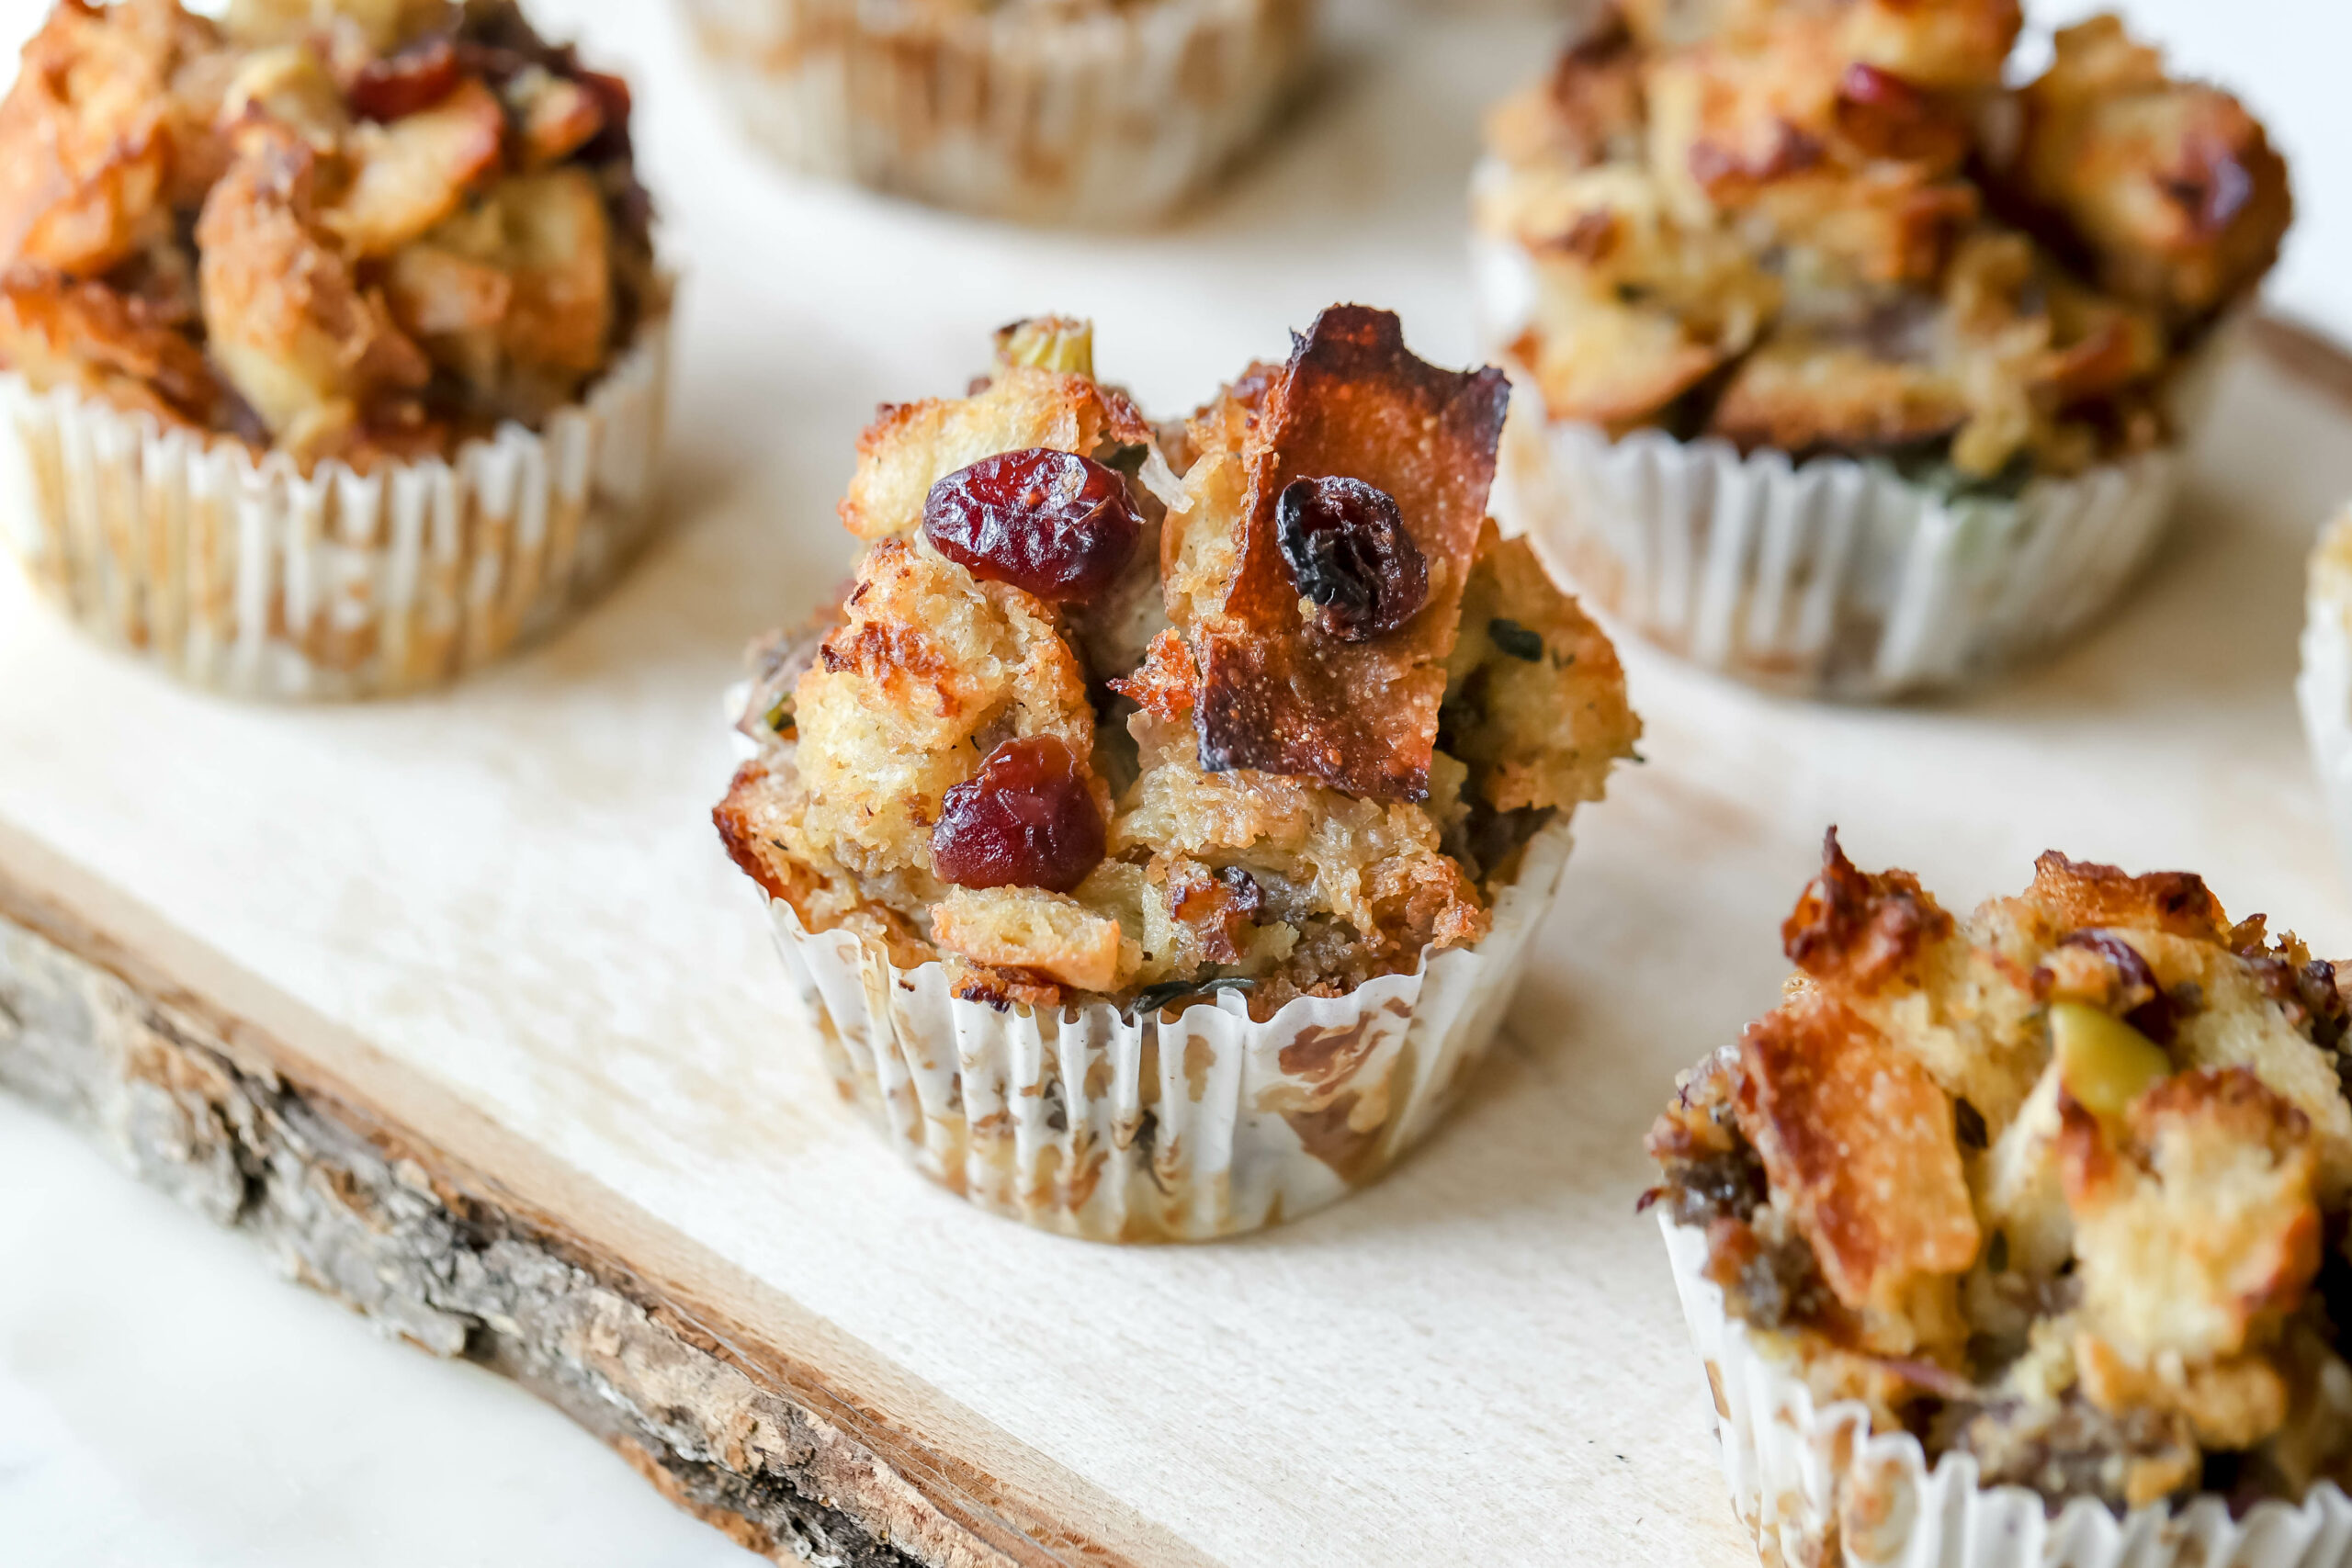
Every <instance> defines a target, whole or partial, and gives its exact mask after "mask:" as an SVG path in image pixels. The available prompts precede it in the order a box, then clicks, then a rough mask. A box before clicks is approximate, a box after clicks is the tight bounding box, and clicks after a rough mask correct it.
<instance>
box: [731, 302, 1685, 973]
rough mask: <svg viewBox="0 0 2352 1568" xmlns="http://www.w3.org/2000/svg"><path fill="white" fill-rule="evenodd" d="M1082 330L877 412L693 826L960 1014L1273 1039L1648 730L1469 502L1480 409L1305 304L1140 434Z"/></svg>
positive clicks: (1482, 924)
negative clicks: (1261, 1029)
mask: <svg viewBox="0 0 2352 1568" xmlns="http://www.w3.org/2000/svg"><path fill="white" fill-rule="evenodd" d="M1091 360H1092V354H1091V336H1090V333H1089V331H1088V329H1087V328H1086V327H1085V326H1084V324H1082V323H1078V322H1072V321H1059V320H1042V321H1026V322H1023V323H1020V324H1018V325H1016V326H1015V327H1012V328H1009V329H1007V330H1006V332H1005V333H1003V334H1002V335H1001V349H1000V355H999V358H998V361H997V365H996V368H995V371H994V374H993V375H992V376H991V377H989V378H986V380H985V382H984V383H983V384H981V385H980V386H978V389H976V390H974V391H973V392H972V393H971V394H970V395H968V396H967V397H964V398H959V399H948V400H926V401H922V402H916V403H907V404H900V405H896V406H889V407H886V408H885V409H884V410H883V411H882V413H881V416H880V417H879V418H878V419H877V420H876V423H874V424H873V426H872V427H871V428H869V429H868V430H867V431H866V432H865V435H864V436H862V437H861V438H860V441H859V457H858V465H857V470H856V473H855V475H854V477H853V479H851V481H850V485H849V490H848V493H847V495H846V496H845V497H844V499H843V500H842V503H841V515H842V522H843V523H844V524H845V525H847V526H848V528H849V530H850V531H851V532H852V533H853V534H854V535H855V536H858V537H859V538H860V539H861V540H864V541H865V546H866V547H865V554H864V557H863V558H862V559H861V560H860V561H859V562H858V565H857V570H856V575H855V578H854V581H852V582H851V583H850V584H849V585H848V586H847V588H846V590H845V591H844V592H843V593H842V597H841V599H840V601H839V603H838V604H837V605H835V606H833V607H832V608H831V609H830V610H829V611H828V612H827V613H826V614H825V615H824V616H823V617H821V620H820V625H819V626H816V627H815V628H812V630H811V631H810V632H809V633H808V634H806V635H802V636H798V637H779V638H777V639H775V641H773V642H772V643H771V644H769V645H767V647H766V648H765V649H764V650H763V659H762V668H761V671H760V678H759V679H758V681H757V682H755V689H754V691H753V694H752V697H751V698H750V700H749V702H748V703H747V705H746V709H745V715H744V725H745V728H746V729H747V732H748V733H750V734H752V736H753V737H754V738H755V739H756V740H757V742H758V745H759V754H758V755H757V756H756V757H755V758H754V759H753V760H752V761H749V762H747V763H746V764H745V765H744V766H743V768H742V769H741V772H740V773H738V775H737V776H736V779H735V781H734V784H733V787H732V788H731V789H730V791H729V794H728V796H727V798H726V800H725V801H724V802H723V803H722V804H721V805H720V806H719V807H718V811H717V813H716V819H717V822H718V828H719V830H720V832H721V834H722V835H723V837H724V838H725V840H726V843H727V847H728V849H729V852H730V853H731V854H732V855H733V857H734V859H735V861H736V863H738V864H739V865H740V866H741V868H742V869H743V871H744V872H745V873H746V874H749V875H750V876H751V877H752V879H753V880H754V881H755V882H757V883H758V884H759V885H760V886H762V887H763V888H764V889H765V890H766V891H767V892H768V894H769V895H771V896H772V897H775V898H776V899H780V900H783V901H784V902H785V903H786V904H787V905H789V906H790V907H791V908H792V909H793V910H794V911H795V913H796V914H797V918H798V919H799V921H800V922H801V924H802V926H803V927H804V929H805V930H807V931H811V932H820V931H831V930H846V931H854V932H855V933H856V934H857V936H858V937H859V939H860V940H861V942H865V943H866V944H870V945H871V946H872V947H873V948H874V949H876V950H877V951H879V952H883V953H887V954H888V956H889V957H890V959H891V961H892V962H894V963H895V964H899V965H900V966H902V967H913V966H916V965H920V964H926V963H929V962H932V961H933V960H934V959H935V960H939V961H942V962H944V964H945V965H946V972H947V975H948V976H949V977H950V980H951V983H952V987H953V990H954V993H955V995H956V996H957V997H959V998H966V999H968V1000H977V1001H983V1002H988V1003H992V1004H995V1005H996V1006H998V1007H1004V1006H1008V1005H1011V1004H1013V1003H1022V1004H1027V1005H1028V1006H1030V1007H1033V1008H1036V1009H1041V1010H1043V1009H1051V1008H1055V1007H1058V1006H1061V1005H1063V1004H1072V1003H1080V1002H1092V1001H1100V1000H1110V1001H1114V1002H1117V1003H1120V1004H1123V1005H1125V1006H1128V1007H1130V1008H1131V1009H1132V1008H1138V1007H1140V1008H1142V1009H1144V1010H1147V1011H1149V1010H1156V1009H1157V1007H1159V1006H1160V1005H1164V1004H1166V1003H1169V1002H1172V1001H1174V1000H1176V999H1178V998H1187V997H1194V998H1196V997H1199V996H1200V995H1202V994H1204V993H1205V992H1209V991H1211V990H1217V989H1224V990H1238V991H1241V992H1245V993H1246V994H1247V998H1248V1007H1249V1011H1250V1015H1251V1016H1252V1017H1254V1018H1257V1019H1260V1020H1264V1019H1266V1018H1269V1017H1271V1016H1272V1015H1273V1014H1274V1013H1275V1012H1276V1011H1277V1010H1280V1009H1281V1008H1282V1007H1283V1005H1284V1004H1285V1003H1286V1002H1288V1001H1290V1000H1292V999H1293V998H1300V997H1332V996H1340V995H1344V994H1346V993H1348V992H1350V991H1351V990H1352V989H1354V988H1355V987H1359V986H1361V985H1363V983H1365V982H1366V981H1368V980H1370V979H1372V978H1374V977H1375V976H1383V975H1389V974H1396V973H1400V972H1405V971H1410V970H1412V969H1414V968H1415V967H1416V966H1417V965H1419V964H1422V962H1423V961H1424V959H1425V957H1426V956H1427V955H1429V954H1430V953H1437V952H1442V951H1444V950H1447V949H1452V948H1456V947H1464V946H1467V945H1470V944H1475V943H1476V942H1478V941H1479V940H1480V939H1481V938H1482V937H1483V936H1485V935H1486V934H1487V930H1488V927H1489V922H1490V912H1491V908H1492V905H1493V899H1494V897H1495V894H1496V891H1497V889H1498V888H1499V887H1501V886H1506V885H1508V884H1509V883H1510V880H1511V878H1512V877H1513V876H1514V875H1515V874H1516V873H1517V869H1518V866H1519V863H1520V857H1521V851H1522V849H1523V848H1524V846H1525V845H1526V844H1527V843H1528V841H1529V840H1530V839H1531V838H1532V836H1533V835H1535V834H1536V833H1537V832H1538V830H1539V829H1542V828H1543V827H1544V825H1545V824H1546V823H1548V822H1553V821H1555V820H1564V819H1565V818H1566V817H1567V816H1568V815H1569V814H1570V813H1572V812H1573V811H1574V810H1575V808H1576V807H1577V806H1578V805H1579V804H1581V803H1583V802H1585V801H1589V800H1595V799H1598V798H1599V797H1600V795H1601V792H1602V788H1603V785H1604V783H1605V781H1606V778H1607V775H1608V772H1609V769H1610V767H1611V765H1612V764H1613V763H1614V762H1616V761H1618V760H1619V759H1621V758H1623V757H1625V756H1627V755H1629V754H1630V753H1631V749H1632V746H1633V743H1634V739H1635V737H1636V735H1637V734H1638V731H1639V726H1638V724H1637V722H1636V721H1635V719H1634V716H1633V714H1632V713H1631V711H1630V710H1629V709H1628V707H1627V706H1626V703H1625V694H1624V682H1623V676H1622V674H1621V672H1620V671H1619V668H1618V663H1617V660H1616V656H1615V654H1614V652H1613V650H1612V649H1611V647H1610V644H1609V641H1608V639H1607V638H1606V637H1604V636H1603V635H1602V634H1601V633H1600V630H1599V629H1598V628H1597V627H1596V626H1593V624H1592V623H1591V622H1590V621H1589V620H1588V619H1587V618H1586V617H1585V616H1584V615H1583V614H1582V613H1581V612H1579V611H1578V610H1577V607H1576V605H1575V604H1574V603H1573V602H1572V601H1570V600H1569V599H1567V598H1566V597H1564V596H1563V595H1562V594H1560V593H1559V592H1557V591H1556V590H1555V589H1554V588H1553V587H1552V586H1551V585H1550V584H1549V582H1548V581H1546V580H1545V579H1544V575H1543V573H1542V572H1541V570H1539V569H1538V568H1537V567H1536V565H1535V563H1534V561H1533V559H1532V557H1531V556H1530V555H1529V553H1528V550H1527V547H1525V546H1524V545H1523V544H1521V543H1520V542H1518V541H1515V540H1505V539H1503V538H1501V537H1500V536H1498V534H1497V532H1496V530H1495V527H1494V525H1493V524H1492V523H1491V522H1490V521H1488V520H1487V516H1486V499H1487V487H1488V484H1489V483H1490V481H1491V478H1492V474H1493V465H1494V452H1495V445H1496V442H1497V439H1498V433H1499V429H1500V425H1501V421H1502V415H1503V404H1504V398H1505V394H1506V389H1505V385H1504V382H1503V378H1502V377H1501V375H1500V373H1499V372H1498V371H1495V370H1491V369H1489V370H1484V371H1480V372H1477V373H1476V374H1468V375H1464V374H1456V373H1453V372H1449V371H1442V370H1439V369H1437V368H1436V367H1432V366H1430V365H1427V364H1425V363H1423V362H1422V361H1420V360H1419V359H1418V358H1416V357H1414V356H1413V355H1411V354H1410V353H1409V352H1408V351H1407V350H1406V349H1405V347H1404V344H1403V341H1402V338H1401V336H1400V333H1399V330H1398V325H1397V319H1396V318H1395V317H1394V316H1391V315H1388V314H1387V313H1385V312H1382V311H1375V310H1365V309H1363V308H1361V307H1354V306H1335V307H1333V308H1332V309H1330V310H1326V311H1325V312H1323V313H1322V314H1321V315H1320V316H1318V317H1317V319H1316V321H1315V323H1314V325H1313V326H1312V327H1311V328H1310V329H1309V330H1308V332H1307V333H1306V334H1305V335H1304V336H1301V337H1299V338H1298V339H1297V340H1296V342H1295V347H1294V349H1293V352H1292V354H1291V355H1290V357H1289V359H1288V361H1287V362H1286V363H1261V364H1259V365H1254V366H1252V367H1250V369H1249V370H1248V371H1247V372H1246V373H1245V374H1244V375H1243V376H1241V377H1240V378H1238V379H1237V380H1236V381H1235V382H1234V383H1233V384H1232V385H1230V386H1228V387H1227V388H1225V389H1223V390H1222V391H1221V392H1220V393H1219V394H1218V396H1217V397H1216V399H1214V400H1211V401H1210V402H1209V403H1207V404H1205V405H1204V406H1203V407H1202V408H1200V409H1198V410H1196V411H1195V412H1193V414H1192V416H1191V417H1190V418H1189V419H1186V420H1184V421H1182V422H1181V423H1171V424H1169V425H1165V426H1156V425H1154V424H1153V423H1149V422H1148V421H1147V420H1146V419H1145V418H1144V417H1143V415H1142V414H1141V413H1140V412H1138V411H1137V410H1136V407H1135V405H1134V404H1133V402H1132V401H1130V400H1129V399H1128V398H1127V396H1126V395H1125V393H1124V392H1122V391H1121V390H1119V389H1117V388H1115V387H1114V386H1111V385H1109V384H1107V383H1104V382H1103V381H1100V380H1098V379H1096V378H1095V377H1094V375H1093V371H1092V363H1091Z"/></svg>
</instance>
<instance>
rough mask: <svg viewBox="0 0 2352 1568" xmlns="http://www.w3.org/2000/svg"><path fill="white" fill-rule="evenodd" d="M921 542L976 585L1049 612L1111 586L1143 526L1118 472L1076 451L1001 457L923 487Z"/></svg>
mask: <svg viewBox="0 0 2352 1568" xmlns="http://www.w3.org/2000/svg"><path fill="white" fill-rule="evenodd" d="M922 532H923V537H925V538H927V539H929V540H930V541H931V542H932V546H933V548H935V549H937V550H938V551H939V553H940V554H941V555H944V556H945V557H946V558H948V559H949V560H952V561H956V562H957V563H958V564H960V565H962V566H964V567H967V568H968V569H969V570H970V571H971V573H972V575H973V576H975V577H984V578H987V579H989V581H995V582H1010V583H1012V585H1013V586H1014V587H1015V588H1020V589H1025V590H1026V591H1028V592H1031V593H1035V595H1036V596H1037V597H1038V598H1040V599H1044V600H1047V601H1049V602H1051V603H1054V604H1073V603H1082V602H1083V601H1085V600H1088V599H1091V598H1092V597H1094V596H1095V595H1096V594H1098V593H1101V592H1103V590H1104V589H1106V588H1108V587H1110V586H1111V584H1112V583H1113V582H1114V581H1117V580H1118V576H1119V573H1120V572H1121V571H1122V570H1125V567H1126V564H1127V558H1128V557H1129V556H1132V555H1133V554H1135V549H1136V538H1137V537H1138V536H1140V535H1141V534H1142V532H1143V522H1142V520H1141V519H1140V518H1138V517H1137V516H1136V509H1135V507H1134V505H1133V504H1132V503H1131V502H1129V501H1128V500H1127V484H1126V481H1125V479H1121V478H1120V477H1119V476H1118V474H1117V473H1115V472H1114V471H1113V470H1112V469H1110V468H1104V467H1103V465H1102V464H1100V463H1097V462H1094V461H1092V460H1091V459H1090V458H1086V457H1080V456H1079V455H1078V454H1077V453H1075V452H1056V451H1054V450H1052V449H1051V448H1049V447H1042V446H1040V447H1033V448H1031V449H1030V450H1028V451H1025V452H1000V453H998V454H997V455H996V456H995V457H983V458H981V459H980V460H979V461H978V462H977V463H974V464H973V465H972V466H971V467H970V468H959V469H957V470H956V472H955V473H952V474H950V475H948V476H947V477H946V478H945V479H942V480H940V481H939V482H938V483H937V484H935V485H933V486H932V487H931V494H930V495H928V496H927V497H925V498H924V500H923V503H922Z"/></svg>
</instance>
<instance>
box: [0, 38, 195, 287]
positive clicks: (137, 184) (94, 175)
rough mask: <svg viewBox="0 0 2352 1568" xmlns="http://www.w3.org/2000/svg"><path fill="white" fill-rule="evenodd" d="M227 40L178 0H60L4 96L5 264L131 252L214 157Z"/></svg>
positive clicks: (66, 261) (112, 261) (87, 268)
mask: <svg viewBox="0 0 2352 1568" xmlns="http://www.w3.org/2000/svg"><path fill="white" fill-rule="evenodd" d="M219 47H220V39H219V36H218V35H217V34H216V33H215V32H214V30H213V28H212V27H211V25H210V24H209V23H208V22H206V21H204V20H203V19H202V18H200V17H191V16H188V15H187V14H186V13H185V12H183V11H181V10H180V8H179V6H177V5H175V4H172V3H170V0H131V3H128V4H122V5H116V6H97V5H93V4H89V3H87V0H62V4H60V5H59V6H58V7H57V8H56V9H55V10H54V11H52V12H51V14H50V17H49V19H48V21H47V22H45V23H44V24H43V25H42V27H41V30H40V32H39V33H37V34H35V35H34V37H33V39H32V40H31V41H30V42H29V43H28V44H26V46H25V51H24V59H23V63H22V66H21V68H20V69H19V71H18V73H17V84H16V85H15V86H14V87H13V88H12V89H11V90H10V91H9V94H8V96H7V98H6V101H0V264H6V263H13V262H18V261H24V262H32V263H36V264H39V265H44V266H49V267H54V268H56V269H58V270H60V271H62V272H66V273H71V274H75V275H78V276H95V275H96V274H98V273H102V272H104V271H106V270H107V269H108V268H109V267H112V266H113V265H116V264H117V263H119V262H121V261H123V260H126V259H127V258H129V257H130V254H132V253H133V252H134V251H136V250H137V249H138V248H139V247H140V245H141V243H143V242H144V241H145V240H146V239H147V238H149V237H151V236H152V235H153V234H154V233H155V232H156V231H158V229H159V228H168V227H169V212H168V210H167V208H166V202H167V200H168V198H169V197H171V196H172V195H173V194H174V191H175V186H180V185H182V184H185V183H186V182H187V179H188V177H189V176H190V175H201V173H202V172H203V171H204V170H205V169H207V168H209V166H211V165H212V164H214V163H216V162H217V159H218V153H217V152H215V150H214V147H213V146H212V143H213V142H214V141H216V140H217V139H216V137H215V133H214V132H213V130H212V126H211V118H212V113H213V109H214V107H215V106H216V105H217V102H218V95H219V88H220V83H219V80H218V77H217V74H215V73H208V72H207V71H206V70H204V69H203V67H202V63H201V62H203V61H204V59H205V57H206V56H208V55H209V54H211V53H212V52H213V51H217V50H218V49H219Z"/></svg>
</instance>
